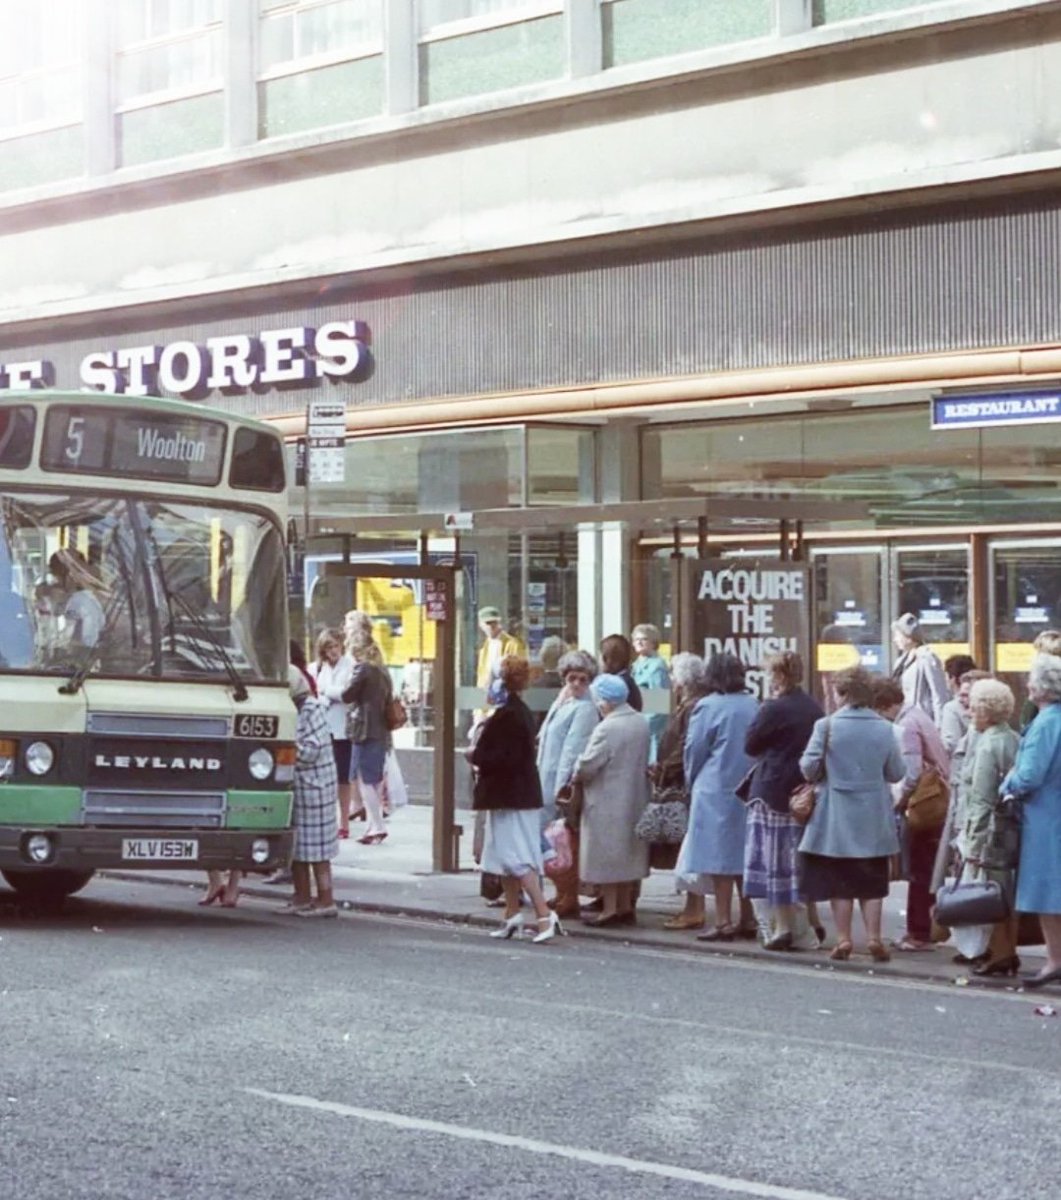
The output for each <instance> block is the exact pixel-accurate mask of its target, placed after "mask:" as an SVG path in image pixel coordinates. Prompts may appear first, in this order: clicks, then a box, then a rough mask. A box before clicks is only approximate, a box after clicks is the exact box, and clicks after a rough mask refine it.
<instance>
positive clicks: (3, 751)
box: [0, 738, 18, 779]
mask: <svg viewBox="0 0 1061 1200" xmlns="http://www.w3.org/2000/svg"><path fill="white" fill-rule="evenodd" d="M17 754H18V742H16V741H15V740H14V738H0V779H10V778H11V776H12V775H14V773H15V756H16V755H17Z"/></svg>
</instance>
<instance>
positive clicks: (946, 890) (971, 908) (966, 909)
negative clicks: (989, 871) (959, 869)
mask: <svg viewBox="0 0 1061 1200" xmlns="http://www.w3.org/2000/svg"><path fill="white" fill-rule="evenodd" d="M1010 911H1011V909H1010V902H1009V896H1008V894H1007V892H1006V889H1005V888H1004V887H1003V886H1002V885H1001V884H1000V883H997V882H996V881H995V880H994V879H966V878H964V877H960V878H958V879H955V880H954V881H953V882H951V883H945V884H944V885H943V887H941V888H940V889H939V891H938V892H937V893H936V914H935V915H936V920H937V921H938V922H939V923H940V924H941V925H949V926H950V927H951V928H952V929H953V928H955V927H958V928H961V927H962V926H963V925H996V924H997V923H998V922H999V921H1004V920H1005V919H1006V918H1007V917H1008V916H1009V914H1010Z"/></svg>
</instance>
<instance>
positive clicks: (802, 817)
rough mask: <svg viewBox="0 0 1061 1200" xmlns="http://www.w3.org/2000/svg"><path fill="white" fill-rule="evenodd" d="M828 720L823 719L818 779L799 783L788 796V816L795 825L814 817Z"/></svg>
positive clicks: (825, 749)
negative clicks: (823, 733)
mask: <svg viewBox="0 0 1061 1200" xmlns="http://www.w3.org/2000/svg"><path fill="white" fill-rule="evenodd" d="M829 725H830V721H829V718H828V717H826V719H825V740H824V742H823V743H822V765H821V770H820V771H819V773H818V778H817V780H815V781H814V782H807V783H801V784H800V785H799V786H798V787H794V788H793V789H792V791H791V792H790V793H789V796H788V815H789V816H790V817H791V818H792V819H793V821H795V822H796V824H797V825H806V824H807V822H808V821H809V820H810V819H811V817H813V816H814V807H815V805H816V804H817V803H818V784H819V783H820V782H821V781H822V780H823V779H824V778H825V756H826V755H827V754H828V753H829Z"/></svg>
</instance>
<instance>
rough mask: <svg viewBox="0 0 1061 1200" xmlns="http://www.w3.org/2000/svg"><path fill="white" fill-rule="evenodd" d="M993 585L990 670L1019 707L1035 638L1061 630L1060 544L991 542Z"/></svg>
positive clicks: (1022, 697) (1025, 694)
mask: <svg viewBox="0 0 1061 1200" xmlns="http://www.w3.org/2000/svg"><path fill="white" fill-rule="evenodd" d="M991 583H992V586H991V602H992V612H991V666H992V669H993V670H994V671H995V673H996V674H997V675H998V677H999V679H1002V680H1004V681H1005V682H1006V683H1008V684H1009V686H1010V687H1011V688H1012V689H1013V691H1014V693H1015V694H1016V696H1017V702H1018V704H1021V703H1023V701H1024V699H1025V698H1026V696H1027V691H1028V689H1027V675H1028V669H1029V668H1030V667H1031V663H1032V658H1033V656H1034V653H1035V651H1034V648H1033V642H1034V641H1035V638H1036V637H1037V636H1038V635H1039V634H1040V633H1042V632H1043V630H1046V629H1061V542H1057V541H1049V542H1046V541H1044V542H995V543H994V544H993V545H992V546H991Z"/></svg>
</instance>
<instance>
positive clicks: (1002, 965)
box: [973, 954, 1020, 975]
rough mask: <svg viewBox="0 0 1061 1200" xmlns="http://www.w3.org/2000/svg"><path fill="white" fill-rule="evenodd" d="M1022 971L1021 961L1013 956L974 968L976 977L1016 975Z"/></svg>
mask: <svg viewBox="0 0 1061 1200" xmlns="http://www.w3.org/2000/svg"><path fill="white" fill-rule="evenodd" d="M1019 970H1020V959H1019V958H1018V957H1017V956H1016V955H1015V954H1011V955H1010V956H1009V957H1008V958H996V959H995V961H994V962H982V963H980V964H979V965H978V966H975V967H973V974H974V975H1016V974H1017V972H1018V971H1019Z"/></svg>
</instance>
